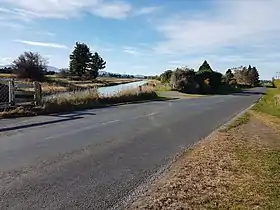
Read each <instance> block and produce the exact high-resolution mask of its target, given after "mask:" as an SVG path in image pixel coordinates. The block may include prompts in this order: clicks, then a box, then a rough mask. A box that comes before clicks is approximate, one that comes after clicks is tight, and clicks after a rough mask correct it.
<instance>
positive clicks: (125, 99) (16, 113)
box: [0, 87, 162, 118]
mask: <svg viewBox="0 0 280 210" xmlns="http://www.w3.org/2000/svg"><path fill="white" fill-rule="evenodd" d="M147 100H162V98H160V97H159V96H158V95H157V94H156V93H155V92H154V91H153V90H152V89H150V88H149V87H144V88H142V90H141V91H140V90H139V89H138V88H137V89H130V90H124V91H121V92H119V93H116V94H114V95H111V96H104V95H100V94H98V92H97V91H96V90H89V91H82V92H76V93H71V94H67V95H61V96H58V97H50V98H47V99H45V100H43V102H42V104H41V106H37V107H34V106H24V107H17V108H16V109H10V110H6V111H3V112H0V117H3V118H8V117H23V116H34V115H40V114H51V113H59V112H69V111H77V110H83V109H90V108H101V107H107V106H111V105H119V104H123V103H134V102H139V101H147Z"/></svg>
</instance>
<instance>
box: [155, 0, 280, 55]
mask: <svg viewBox="0 0 280 210" xmlns="http://www.w3.org/2000/svg"><path fill="white" fill-rule="evenodd" d="M214 8H216V9H215V11H214V13H213V10H211V14H210V13H209V14H207V13H206V14H205V13H204V14H197V13H195V14H191V15H188V17H186V16H185V15H177V16H175V17H173V18H170V17H168V19H167V20H165V21H163V22H161V23H160V24H159V25H158V26H157V30H158V31H159V32H161V33H162V34H163V36H164V37H165V38H166V40H165V41H164V42H160V43H158V45H157V46H156V47H155V50H156V52H163V53H186V54H194V53H205V52H212V51H214V50H218V49H220V48H222V47H227V46H241V45H246V44H247V45H249V46H250V45H253V44H257V43H260V42H263V41H264V40H265V41H264V42H270V41H271V39H270V38H271V37H273V38H275V37H276V36H275V35H276V34H277V35H278V36H279V35H280V33H279V32H280V25H279V24H278V23H277V20H279V19H280V13H279V9H280V1H278V0H268V1H223V2H220V1H219V2H218V3H217V4H216V5H215V7H214ZM252 8H254V10H253V12H250V11H251V9H252Z"/></svg>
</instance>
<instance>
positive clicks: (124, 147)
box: [0, 88, 264, 209]
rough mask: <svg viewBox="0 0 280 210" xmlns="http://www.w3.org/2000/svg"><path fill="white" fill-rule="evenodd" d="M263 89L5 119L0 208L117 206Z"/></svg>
mask: <svg viewBox="0 0 280 210" xmlns="http://www.w3.org/2000/svg"><path fill="white" fill-rule="evenodd" d="M263 91H264V89H262V88H256V89H254V90H253V91H249V92H246V93H242V94H234V95H219V96H210V97H202V98H195V99H185V100H175V101H157V102H149V103H139V104H130V105H123V106H119V107H117V106H115V107H110V108H104V109H95V110H87V111H81V112H75V113H71V114H64V115H52V116H38V117H32V118H23V119H10V120H0V209H109V208H113V207H116V206H118V204H119V203H120V202H121V201H123V200H124V199H125V198H126V197H127V196H129V195H131V193H132V192H133V191H134V189H135V188H137V187H138V186H139V185H141V184H142V183H144V182H145V181H146V180H147V179H149V177H151V176H152V175H153V174H154V173H156V172H157V171H158V170H160V169H161V168H162V167H164V166H165V165H166V164H168V163H169V162H170V161H171V160H172V159H173V158H174V156H175V155H176V154H178V153H179V152H180V151H182V150H183V149H185V148H186V147H188V146H189V145H191V144H193V143H195V142H197V141H198V140H199V139H201V138H203V137H205V136H207V135H208V134H210V133H211V132H212V131H213V130H214V129H216V128H217V127H219V126H220V125H222V124H223V123H225V122H227V121H228V120H230V119H231V118H232V117H233V116H234V115H236V114H238V113H239V112H240V111H242V110H244V109H245V108H247V107H248V106H250V105H251V104H253V103H254V102H256V101H257V100H258V99H259V98H260V96H261V94H260V92H263ZM119 208H120V209H121V208H122V206H119Z"/></svg>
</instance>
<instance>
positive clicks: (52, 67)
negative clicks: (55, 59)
mask: <svg viewBox="0 0 280 210" xmlns="http://www.w3.org/2000/svg"><path fill="white" fill-rule="evenodd" d="M5 67H6V68H9V67H12V65H0V69H3V68H5ZM47 69H48V71H55V72H58V71H59V68H57V67H54V66H47Z"/></svg>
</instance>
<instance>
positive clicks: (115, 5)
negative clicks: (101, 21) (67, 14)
mask: <svg viewBox="0 0 280 210" xmlns="http://www.w3.org/2000/svg"><path fill="white" fill-rule="evenodd" d="M131 11H132V6H131V5H130V4H129V3H127V2H122V1H117V2H111V3H103V4H98V5H96V7H95V8H92V9H91V12H92V13H93V14H95V15H98V16H100V17H104V18H113V19H124V18H126V17H127V16H128V15H129V13H130V12H131Z"/></svg>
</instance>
